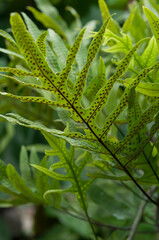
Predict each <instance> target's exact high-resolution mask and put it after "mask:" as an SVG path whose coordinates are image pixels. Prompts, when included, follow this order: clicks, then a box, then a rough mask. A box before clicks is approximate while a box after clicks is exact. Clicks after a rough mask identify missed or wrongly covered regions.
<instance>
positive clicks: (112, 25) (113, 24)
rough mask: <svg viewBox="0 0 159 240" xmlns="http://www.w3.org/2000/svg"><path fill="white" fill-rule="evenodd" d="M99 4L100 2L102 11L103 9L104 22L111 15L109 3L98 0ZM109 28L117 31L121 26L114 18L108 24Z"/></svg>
mask: <svg viewBox="0 0 159 240" xmlns="http://www.w3.org/2000/svg"><path fill="white" fill-rule="evenodd" d="M98 4H99V7H100V11H101V14H102V18H103V22H105V21H106V19H107V18H109V17H110V13H109V9H108V7H107V4H106V2H105V1H104V0H98ZM108 29H111V30H112V32H115V33H119V32H120V28H119V25H118V23H117V22H116V21H115V20H113V19H111V20H110V22H109V24H108Z"/></svg>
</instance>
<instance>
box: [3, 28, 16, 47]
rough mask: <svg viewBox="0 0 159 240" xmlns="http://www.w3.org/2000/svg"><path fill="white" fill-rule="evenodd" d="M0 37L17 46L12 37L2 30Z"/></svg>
mask: <svg viewBox="0 0 159 240" xmlns="http://www.w3.org/2000/svg"><path fill="white" fill-rule="evenodd" d="M0 36H2V37H4V38H5V39H6V40H8V41H9V42H11V43H12V44H14V45H17V44H16V42H15V41H14V39H13V37H12V36H11V35H10V34H9V33H7V32H5V31H4V30H0Z"/></svg>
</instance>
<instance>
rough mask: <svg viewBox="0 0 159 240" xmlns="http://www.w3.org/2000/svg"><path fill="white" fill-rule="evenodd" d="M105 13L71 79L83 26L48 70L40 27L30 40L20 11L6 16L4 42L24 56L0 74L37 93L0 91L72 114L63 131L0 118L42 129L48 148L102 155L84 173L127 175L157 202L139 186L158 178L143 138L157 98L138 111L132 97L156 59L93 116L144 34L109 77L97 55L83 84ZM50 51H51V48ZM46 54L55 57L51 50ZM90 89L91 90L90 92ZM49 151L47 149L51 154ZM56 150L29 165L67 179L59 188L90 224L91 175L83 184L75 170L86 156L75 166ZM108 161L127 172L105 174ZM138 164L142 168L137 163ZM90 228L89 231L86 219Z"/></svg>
mask: <svg viewBox="0 0 159 240" xmlns="http://www.w3.org/2000/svg"><path fill="white" fill-rule="evenodd" d="M110 18H111V17H109V18H108V19H107V20H106V21H105V22H104V24H103V26H102V27H101V29H100V30H99V32H98V33H97V34H96V35H95V37H94V38H93V40H92V42H91V44H90V46H89V49H88V53H87V60H86V63H85V64H84V66H83V67H82V70H81V71H80V72H79V73H78V75H77V74H76V73H75V74H74V75H73V76H76V80H75V82H73V81H72V79H71V78H70V76H71V73H72V71H74V64H75V63H76V64H77V65H78V60H76V57H77V54H78V52H79V49H80V45H81V42H82V39H83V36H84V33H85V29H82V30H81V32H80V33H79V35H78V37H77V38H76V40H75V42H74V44H73V45H72V47H71V48H70V49H69V51H68V54H67V59H66V64H65V66H64V67H63V69H62V70H61V71H59V72H56V71H55V70H53V69H54V66H51V65H50V63H49V61H47V54H48V48H50V46H49V45H48V43H47V42H46V39H47V33H48V32H43V33H42V34H40V35H39V36H38V38H37V40H36V41H34V39H33V37H32V35H31V34H30V33H29V31H28V30H27V29H26V26H25V24H24V22H23V20H22V18H21V16H20V15H19V14H18V13H13V14H12V15H11V26H12V31H13V35H14V38H15V40H14V39H13V38H12V37H11V36H10V35H6V34H4V33H3V36H4V37H6V38H7V39H8V40H9V41H12V43H13V44H14V45H15V47H16V48H17V49H18V50H19V55H20V57H21V58H22V59H25V61H26V64H27V68H26V69H18V68H8V67H1V68H0V71H1V72H2V74H1V76H4V74H3V72H8V73H10V75H6V74H5V78H9V79H11V80H13V81H15V82H17V83H18V84H21V85H22V86H26V87H30V88H34V89H36V90H37V92H38V93H40V94H39V96H38V97H35V96H17V95H14V94H11V93H6V92H1V93H0V94H1V95H6V96H9V97H12V98H15V99H18V100H20V101H22V102H36V103H43V104H47V105H51V106H55V107H59V108H63V109H66V110H68V112H69V113H70V114H68V115H69V116H68V117H67V119H69V118H70V117H71V119H73V121H72V124H73V126H74V127H72V126H70V124H69V122H70V121H68V124H67V127H66V129H65V131H60V130H56V129H49V128H47V127H46V126H44V125H42V124H41V123H38V122H32V121H30V120H27V119H25V118H23V117H21V116H19V115H17V114H6V115H1V117H3V118H4V119H6V120H8V121H10V122H15V123H17V124H20V125H22V126H26V127H30V128H34V129H38V130H40V131H42V132H43V134H44V136H45V137H46V139H47V140H48V142H49V144H50V146H51V147H52V148H53V151H55V152H56V150H57V148H58V147H57V146H56V145H58V144H59V145H60V144H61V145H64V140H67V141H68V142H70V143H71V145H74V146H77V147H81V148H84V149H86V150H88V151H91V152H97V153H100V154H103V155H105V156H106V157H107V160H103V161H101V162H100V163H96V162H95V164H94V166H96V167H97V168H98V169H99V171H98V172H97V173H95V174H89V176H90V177H92V178H93V179H94V178H96V177H99V178H100V177H102V178H110V179H122V180H126V181H127V180H132V181H133V182H134V183H135V184H136V185H137V187H138V188H139V189H140V190H141V191H142V193H143V194H144V195H146V197H147V198H148V199H149V200H150V201H151V202H153V203H154V204H156V205H158V203H157V202H155V201H154V200H153V199H152V198H151V197H150V196H149V195H148V194H147V193H146V192H145V191H144V189H143V188H142V187H141V186H140V183H141V184H142V183H146V184H151V183H152V182H153V183H154V182H156V183H158V180H159V179H158V171H156V163H155V162H154V163H153V164H152V163H151V162H150V160H149V159H148V157H147V156H148V155H149V154H150V152H151V151H152V146H151V144H150V143H149V141H150V139H151V138H152V136H153V135H154V134H155V133H156V131H157V130H158V128H159V121H158V114H157V113H158V107H159V100H158V99H155V100H154V101H153V103H152V104H151V105H150V106H149V107H148V108H147V110H146V111H145V112H143V113H142V111H141V109H140V106H139V104H138V102H137V99H136V96H135V95H136V93H135V88H136V87H137V86H138V85H139V84H140V81H141V80H143V79H144V78H146V76H147V74H148V73H150V72H151V71H153V70H154V69H158V67H159V62H156V63H155V64H154V65H153V66H151V67H149V68H145V69H143V70H141V71H140V72H139V73H138V75H137V76H136V77H134V78H132V79H131V81H129V83H128V84H127V85H126V88H125V91H124V93H123V95H122V97H121V99H120V102H119V103H118V104H117V106H116V107H115V108H114V110H113V111H112V112H111V113H110V114H109V115H108V116H107V117H106V119H105V120H104V124H103V126H102V127H101V126H100V124H99V123H98V121H97V118H98V116H99V115H100V114H102V112H103V108H104V106H105V105H106V103H107V100H108V98H109V94H110V92H111V90H112V88H113V86H114V84H115V83H116V82H117V81H118V80H119V79H120V78H122V76H123V74H124V73H125V72H126V70H127V69H128V67H129V64H130V62H131V60H132V59H133V56H134V54H135V53H136V51H137V49H138V48H139V46H140V45H141V44H142V43H144V42H145V41H148V40H149V39H147V38H146V39H142V40H140V41H139V42H137V43H136V45H135V46H133V47H132V48H131V49H130V50H129V51H128V53H127V54H126V55H125V57H124V58H123V59H122V60H121V61H120V63H119V64H118V66H117V69H116V72H115V73H114V74H113V75H112V76H111V77H110V78H109V79H106V74H105V66H104V63H103V60H102V58H101V59H100V65H99V71H98V78H97V80H98V82H94V83H93V82H91V83H88V84H87V75H88V71H89V68H90V65H91V63H92V61H93V60H94V58H95V57H96V55H97V52H98V50H99V48H100V46H101V43H102V41H103V37H104V34H105V30H106V27H107V25H108V23H109V20H110ZM1 35H2V34H1ZM50 51H52V50H51V48H50ZM52 56H53V57H54V58H55V55H54V53H53V52H52ZM56 69H57V68H56ZM25 77H30V79H34V83H32V82H29V83H26V81H24V79H25ZM124 83H125V82H124ZM92 94H94V96H93V97H92ZM84 99H87V101H84ZM86 102H87V105H86ZM88 105H89V106H88ZM126 108H127V121H128V133H127V135H126V136H125V137H124V139H123V140H118V141H117V140H115V141H114V140H113V139H112V138H111V137H110V136H109V131H110V129H111V127H112V125H113V124H114V123H115V121H116V119H117V118H118V117H119V115H120V114H121V113H122V112H123V111H124V110H125V109H126ZM68 112H67V113H68ZM150 122H153V125H152V126H151V129H150V131H149V134H148V135H147V124H149V123H150ZM71 130H72V131H71ZM56 137H59V140H55V139H56ZM60 138H61V139H60ZM60 151H61V152H60ZM71 151H72V150H71ZM55 152H52V153H53V155H54V154H55ZM58 154H60V155H61V159H62V160H61V161H59V163H55V164H54V165H53V166H52V167H51V168H50V169H49V170H47V169H46V168H44V167H42V166H37V165H34V164H33V166H34V167H36V168H37V169H39V170H40V171H43V172H44V173H46V174H47V175H49V176H51V177H53V178H57V179H58V180H69V181H71V182H72V187H71V188H70V189H67V190H63V192H65V191H70V192H74V193H75V194H76V195H77V197H78V200H79V201H80V204H81V207H82V208H83V209H84V211H85V213H86V215H87V218H88V221H89V222H90V224H91V221H90V219H89V216H88V214H87V208H86V201H85V197H84V196H85V192H86V190H87V188H88V187H89V185H90V184H91V183H92V180H91V181H88V182H85V183H83V182H81V181H80V179H79V174H80V171H82V169H83V168H84V167H85V165H86V163H87V160H86V158H87V157H88V156H87V155H86V157H85V160H83V163H81V166H79V167H77V166H76V165H75V164H74V163H73V159H72V158H71V152H70V156H69V157H68V155H69V154H68V150H65V152H63V149H62V148H61V150H59V149H58ZM88 155H89V154H88ZM141 155H143V156H144V159H145V160H144V163H143V162H142V160H141V158H140V156H141ZM88 158H89V157H88ZM109 165H111V166H113V167H114V168H117V169H118V170H119V171H123V170H124V172H125V173H126V174H127V176H126V175H122V176H120V177H116V176H114V175H110V174H105V172H104V171H103V170H104V169H105V168H106V167H108V166H109ZM141 165H142V166H143V168H141ZM60 167H64V168H66V170H67V174H68V175H66V176H60V174H57V173H56V172H55V171H54V170H55V169H57V168H60ZM140 168H141V169H142V170H143V171H144V174H143V175H142V176H139V177H138V176H136V175H135V171H136V170H138V169H140ZM149 168H150V169H151V172H150V171H148V170H147V169H149ZM53 192H58V190H57V189H56V190H50V191H47V192H46V193H45V196H46V195H47V194H49V193H53ZM59 192H62V190H59ZM91 227H92V230H93V232H94V228H93V226H92V224H91Z"/></svg>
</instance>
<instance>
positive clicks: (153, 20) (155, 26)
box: [143, 7, 159, 45]
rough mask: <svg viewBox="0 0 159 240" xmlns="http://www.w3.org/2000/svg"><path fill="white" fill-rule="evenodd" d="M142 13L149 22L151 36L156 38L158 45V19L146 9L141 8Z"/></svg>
mask: <svg viewBox="0 0 159 240" xmlns="http://www.w3.org/2000/svg"><path fill="white" fill-rule="evenodd" d="M143 10H144V13H145V15H146V17H147V19H148V21H149V24H150V26H151V28H152V31H153V34H154V36H155V38H156V41H157V44H158V45H159V37H158V33H159V26H158V24H159V19H158V17H157V16H156V15H155V14H154V13H153V12H152V11H151V10H149V9H148V8H146V7H143Z"/></svg>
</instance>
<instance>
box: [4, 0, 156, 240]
mask: <svg viewBox="0 0 159 240" xmlns="http://www.w3.org/2000/svg"><path fill="white" fill-rule="evenodd" d="M36 2H37V5H38V8H39V9H40V10H41V11H42V12H40V11H38V10H36V9H35V8H32V7H29V8H28V9H29V10H30V11H31V12H32V13H33V15H34V17H35V18H36V19H37V20H38V21H40V22H41V23H42V24H43V26H44V27H45V28H49V29H48V30H47V31H42V30H39V29H38V27H37V26H36V25H35V23H34V22H32V20H31V19H30V18H29V17H28V16H27V15H26V14H23V18H24V20H23V18H22V17H21V15H20V14H18V13H12V14H11V18H10V23H11V28H12V33H13V37H12V36H11V35H10V34H8V33H7V32H5V31H2V30H1V31H0V35H1V36H2V37H4V38H5V39H6V41H7V44H8V46H9V47H8V48H7V49H1V51H2V52H5V53H7V54H9V56H11V59H12V60H11V63H12V64H10V65H9V66H8V67H3V66H2V67H0V72H1V74H0V76H1V80H2V83H5V84H6V86H7V91H5V89H6V86H5V85H4V86H5V88H3V86H2V88H1V92H0V95H1V96H2V97H3V98H5V99H9V98H7V97H10V98H12V99H14V101H15V102H18V101H17V100H20V101H21V102H25V103H26V104H28V105H26V106H31V107H32V110H33V111H35V112H36V108H37V106H42V107H43V108H42V110H41V109H40V110H41V115H44V114H43V112H44V111H43V110H44V109H46V108H45V107H44V106H45V105H46V106H47V108H48V109H49V113H51V114H47V116H46V118H48V119H50V116H51V123H49V124H48V123H46V121H45V120H44V118H38V117H37V118H36V117H34V118H31V117H28V116H27V117H26V113H25V114H23V113H21V112H18V113H17V112H16V111H15V112H13V111H12V113H8V112H9V111H7V114H5V112H2V114H0V117H1V119H3V120H7V121H9V122H11V123H16V124H18V125H21V126H25V127H28V128H32V129H35V130H39V131H41V132H42V134H43V136H44V138H45V139H46V140H47V142H48V145H49V146H50V147H51V149H49V150H46V151H45V156H44V157H43V159H42V161H41V162H40V161H39V158H38V156H37V154H36V152H35V150H31V154H30V157H28V153H27V150H26V148H25V147H22V149H21V154H20V172H21V176H20V175H19V174H18V172H17V171H16V169H15V168H14V167H13V166H12V165H11V164H9V165H8V166H5V164H4V163H3V162H1V163H0V164H1V167H0V171H1V182H2V183H1V186H0V190H1V191H2V192H4V193H5V194H8V195H9V196H12V197H13V198H11V199H10V198H7V199H5V200H3V199H2V200H1V205H2V206H14V205H19V204H23V203H35V204H37V205H39V204H43V205H46V204H48V205H50V206H53V207H55V208H58V209H60V208H62V209H64V207H63V203H65V204H66V202H67V204H68V203H71V202H73V201H72V200H71V197H70V198H69V197H68V199H67V195H68V196H72V195H75V196H76V198H77V199H75V198H73V200H74V202H76V200H77V202H79V205H80V207H81V209H82V210H83V213H84V214H85V218H86V220H87V221H88V222H89V224H90V227H91V229H92V233H93V235H94V238H95V239H98V237H97V233H96V230H95V228H94V226H93V220H92V219H91V218H90V216H89V201H88V200H87V197H86V193H87V194H88V196H90V195H91V191H92V190H91V189H92V188H93V187H94V186H95V190H98V191H99V188H100V187H98V186H96V185H95V184H94V180H95V179H96V180H97V179H98V180H97V183H98V181H99V182H100V180H101V181H104V180H106V181H107V182H108V181H110V180H114V182H115V180H116V181H122V182H128V181H129V182H132V183H134V184H135V185H136V187H137V188H138V189H139V190H140V192H141V193H142V194H144V197H147V199H148V200H150V201H151V202H152V203H153V204H155V205H156V206H157V207H159V204H158V202H157V200H154V199H153V198H152V197H151V196H150V194H149V192H147V188H148V187H147V186H149V187H151V188H152V187H153V186H154V185H155V186H156V187H158V184H159V176H158V174H159V168H158V129H159V114H158V107H159V100H158V96H159V86H158V77H159V74H158V68H159V62H158V30H157V29H158V21H159V20H158V17H157V16H156V15H155V14H154V13H153V12H152V11H151V10H149V9H148V8H146V7H144V13H145V15H146V17H147V20H148V22H149V24H150V26H149V25H146V24H147V23H145V21H144V19H143V13H142V12H141V6H140V4H138V3H135V5H134V6H133V7H132V10H131V13H130V15H129V17H128V19H127V20H126V21H125V22H124V24H123V26H122V28H120V27H119V25H118V24H117V23H116V21H115V20H113V19H112V16H110V13H109V10H108V7H107V5H106V3H105V1H104V0H99V7H100V10H101V13H102V18H103V25H102V27H101V28H100V30H99V31H98V32H97V33H94V32H93V33H90V36H91V37H93V39H92V41H91V43H90V39H89V40H88V39H87V40H86V39H85V37H86V34H87V33H88V32H87V29H86V28H82V29H81V30H80V31H79V33H78V35H77V36H76V38H75V35H76V33H77V30H76V31H75V32H74V33H72V34H70V36H69V34H68V33H70V30H69V28H68V26H67V25H66V23H65V21H64V20H63V19H62V18H61V16H60V15H59V13H58V12H57V10H56V9H55V8H54V7H53V6H51V5H50V3H49V2H48V1H47V0H45V1H44V2H43V1H41V0H38V1H36ZM150 4H151V1H150ZM152 5H153V4H152ZM153 7H156V5H155V6H154V5H153ZM70 11H71V12H72V13H73V14H74V16H75V18H76V20H75V25H76V26H78V28H79V26H80V24H81V23H80V20H79V17H78V15H77V14H76V12H75V11H74V10H73V9H70ZM140 20H141V21H140ZM24 21H25V22H24ZM137 22H139V23H140V24H139V29H140V30H141V31H140V32H139V34H138V30H136V32H135V31H134V29H135V28H136V27H138V26H137V24H136V23H137ZM145 26H147V27H145ZM80 27H81V26H80ZM65 29H66V31H65ZM150 29H152V31H153V34H154V35H153V36H152V35H151V30H150ZM87 45H89V46H88V47H87ZM112 53H113V56H114V60H113V64H112V61H111V60H110V58H111V55H112ZM101 54H102V57H101V56H100V55H101ZM105 54H107V55H106V56H108V57H105ZM99 56H100V57H99ZM17 63H18V64H17ZM114 63H115V65H116V67H115V66H114ZM10 85H12V86H15V87H16V88H15V89H14V88H13V87H12V86H11V87H10ZM12 89H13V90H12ZM9 110H10V109H9ZM53 113H54V115H56V119H55V121H53V122H52V118H53ZM30 115H32V114H30ZM58 122H60V123H61V125H60V127H59V125H57V123H58ZM123 125H124V130H122V126H123ZM50 126H51V127H50ZM8 138H9V137H8ZM9 139H10V138H9ZM8 141H9V140H8ZM50 162H51V163H50ZM99 179H100V180H99ZM107 182H106V183H107ZM113 184H114V183H113ZM124 184H125V183H124ZM145 185H146V186H145ZM101 191H102V190H101ZM94 195H95V194H94ZM106 195H107V194H106ZM108 195H109V194H108ZM140 197H141V196H140ZM91 199H92V201H95V203H97V204H99V202H98V201H97V200H98V199H96V198H95V197H94V196H92V195H91ZM108 199H109V197H108ZM103 201H104V200H103ZM72 204H73V207H72V208H73V209H74V210H75V209H76V206H75V205H74V203H72ZM70 208H71V207H70ZM101 219H102V217H101ZM101 219H100V221H101ZM103 219H104V217H103ZM119 236H120V234H118V232H117V231H116V232H114V233H113V235H112V236H111V237H109V239H115V238H117V237H118V238H119ZM126 236H127V234H125V233H124V234H123V235H122V238H125V237H126Z"/></svg>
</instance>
